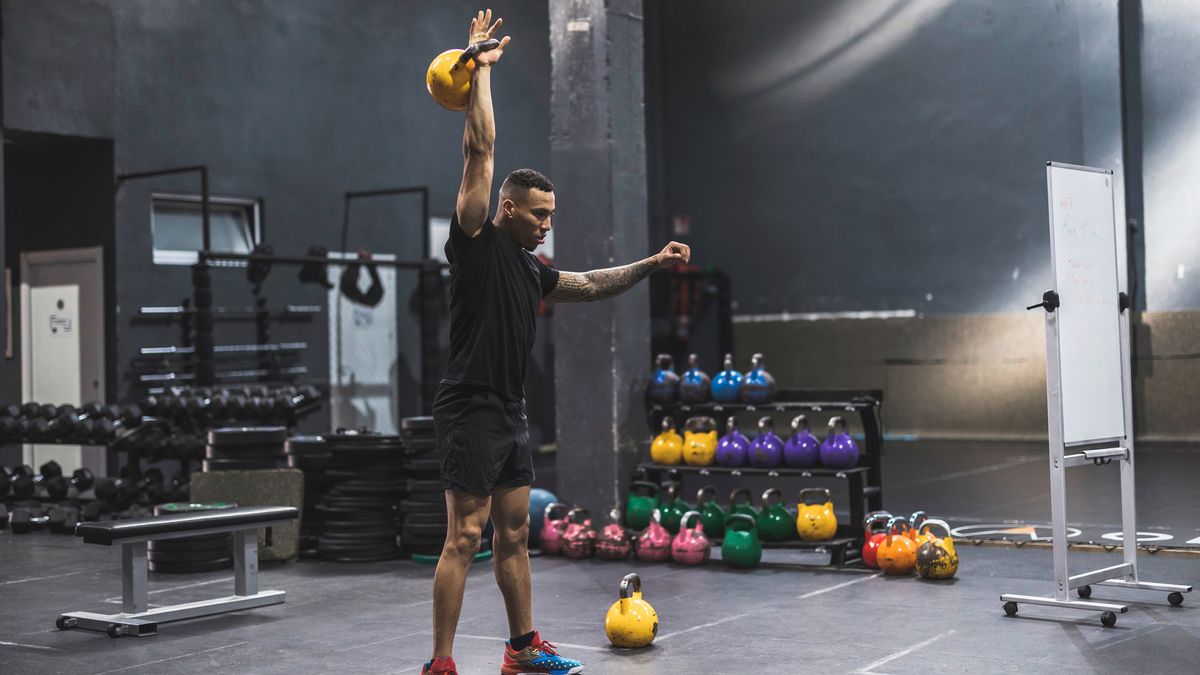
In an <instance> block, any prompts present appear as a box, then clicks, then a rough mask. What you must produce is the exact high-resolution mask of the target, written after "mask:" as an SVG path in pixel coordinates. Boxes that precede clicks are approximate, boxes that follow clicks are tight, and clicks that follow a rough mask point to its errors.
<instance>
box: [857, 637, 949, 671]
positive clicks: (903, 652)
mask: <svg viewBox="0 0 1200 675" xmlns="http://www.w3.org/2000/svg"><path fill="white" fill-rule="evenodd" d="M953 634H954V631H952V630H948V631H946V632H945V633H942V634H941V635H935V636H933V637H931V638H929V639H928V640H926V641H924V642H918V643H917V644H915V645H913V646H911V647H909V648H908V649H901V650H900V651H898V652H896V653H895V654H889V655H888V656H885V657H883V658H882V659H879V660H878V661H875V662H874V663H870V664H868V665H866V666H864V667H862V668H859V669H858V670H856V671H854V672H856V673H865V674H866V675H880V674H879V673H872V672H871V669H872V668H878V667H879V666H882V665H883V664H885V663H890V662H892V661H895V660H896V659H898V658H900V657H901V656H907V655H909V654H911V653H913V652H915V651H917V650H918V649H922V648H924V647H928V646H929V645H931V644H933V643H935V642H937V641H938V640H940V639H942V638H944V637H946V636H947V635H953Z"/></svg>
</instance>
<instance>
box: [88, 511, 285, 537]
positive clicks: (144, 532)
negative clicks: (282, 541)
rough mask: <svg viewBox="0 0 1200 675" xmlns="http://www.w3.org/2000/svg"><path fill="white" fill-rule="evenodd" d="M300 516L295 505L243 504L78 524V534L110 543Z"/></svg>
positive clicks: (276, 520)
mask: <svg viewBox="0 0 1200 675" xmlns="http://www.w3.org/2000/svg"><path fill="white" fill-rule="evenodd" d="M299 515H300V511H299V510H297V509H296V507H294V506H244V507H239V508H236V509H223V510H219V511H193V512H189V513H172V514H170V515H166V516H154V517H152V518H136V519H133V520H108V521H104V522H95V523H79V524H78V525H76V526H75V536H77V537H83V540H84V541H85V542H87V543H89V544H105V545H108V546H111V545H112V544H113V542H114V541H122V540H129V539H154V538H155V536H156V535H163V534H174V533H179V532H190V531H192V530H209V529H212V528H220V527H225V526H230V527H236V526H241V525H254V524H257V523H272V522H278V521H280V520H293V519H295V518H297V517H299Z"/></svg>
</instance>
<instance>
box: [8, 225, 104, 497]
mask: <svg viewBox="0 0 1200 675" xmlns="http://www.w3.org/2000/svg"><path fill="white" fill-rule="evenodd" d="M102 266H103V252H102V249H100V248H86V249H65V250H60V251H37V252H30V253H23V254H22V255H21V357H22V358H21V391H22V396H23V398H24V400H26V401H36V402H37V403H43V404H45V403H51V404H54V405H62V404H64V403H70V404H72V405H74V406H76V407H78V406H80V405H82V404H83V403H84V402H87V401H103V400H104V275H103V268H102ZM52 459H53V460H54V461H56V462H58V463H59V464H60V465H61V466H62V468H63V472H64V473H66V474H68V475H70V473H71V472H72V471H74V470H75V469H77V468H79V467H81V466H86V467H88V468H90V469H91V470H92V471H93V472H94V473H95V474H96V475H97V476H103V475H105V473H106V468H107V467H106V463H107V457H106V452H105V449H104V448H103V447H88V448H84V447H81V446H77V445H45V444H37V445H26V446H25V452H24V461H25V463H27V464H29V465H31V466H33V467H34V468H35V469H36V468H37V467H39V466H41V465H42V464H43V463H45V462H48V461H50V460H52Z"/></svg>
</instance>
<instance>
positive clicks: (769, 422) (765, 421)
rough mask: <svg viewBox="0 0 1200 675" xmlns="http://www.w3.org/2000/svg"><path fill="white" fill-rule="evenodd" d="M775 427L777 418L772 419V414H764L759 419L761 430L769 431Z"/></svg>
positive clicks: (759, 428)
mask: <svg viewBox="0 0 1200 675" xmlns="http://www.w3.org/2000/svg"><path fill="white" fill-rule="evenodd" d="M774 429H775V420H774V419H772V418H771V416H770V415H763V416H762V417H761V418H760V419H759V420H758V430H759V431H767V430H774Z"/></svg>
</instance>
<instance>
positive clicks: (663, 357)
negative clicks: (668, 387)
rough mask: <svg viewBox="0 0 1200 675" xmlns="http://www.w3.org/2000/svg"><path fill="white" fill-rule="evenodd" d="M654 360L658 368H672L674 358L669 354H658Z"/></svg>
mask: <svg viewBox="0 0 1200 675" xmlns="http://www.w3.org/2000/svg"><path fill="white" fill-rule="evenodd" d="M654 362H655V363H656V364H658V369H659V370H672V369H674V367H675V359H673V358H671V355H670V354H659V355H658V356H656V357H654Z"/></svg>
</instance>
